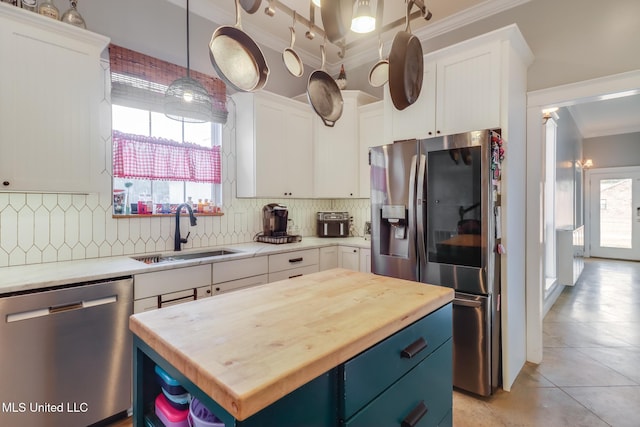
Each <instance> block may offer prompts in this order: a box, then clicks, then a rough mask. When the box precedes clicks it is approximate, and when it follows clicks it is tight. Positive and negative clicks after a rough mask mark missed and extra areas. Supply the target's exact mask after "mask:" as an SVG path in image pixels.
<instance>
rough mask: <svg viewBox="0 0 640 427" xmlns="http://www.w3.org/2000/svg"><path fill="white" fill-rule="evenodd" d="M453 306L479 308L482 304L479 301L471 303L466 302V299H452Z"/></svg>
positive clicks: (470, 301) (469, 301)
mask: <svg viewBox="0 0 640 427" xmlns="http://www.w3.org/2000/svg"><path fill="white" fill-rule="evenodd" d="M453 305H461V306H464V307H474V308H477V307H481V306H482V302H480V301H472V300H468V299H462V298H454V299H453Z"/></svg>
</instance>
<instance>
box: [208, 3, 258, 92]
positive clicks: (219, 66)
mask: <svg viewBox="0 0 640 427" xmlns="http://www.w3.org/2000/svg"><path fill="white" fill-rule="evenodd" d="M240 15H241V10H240V0H236V25H235V26H230V25H225V26H222V27H219V28H218V29H216V30H215V31H214V32H213V35H212V36H211V41H210V42H209V57H210V58H211V64H212V65H213V68H214V69H215V70H216V73H217V74H218V76H220V78H221V79H222V80H224V82H225V83H226V84H228V85H229V86H231V87H232V88H234V89H236V90H238V91H241V92H253V91H256V90H260V89H262V88H263V87H264V85H265V84H266V83H267V78H268V77H269V67H268V66H267V61H266V60H265V58H264V54H263V53H262V50H260V47H259V46H258V45H257V44H256V42H254V41H253V40H252V39H251V37H249V36H248V35H247V34H246V33H245V32H244V31H242V25H241V22H240Z"/></svg>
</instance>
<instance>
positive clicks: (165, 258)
mask: <svg viewBox="0 0 640 427" xmlns="http://www.w3.org/2000/svg"><path fill="white" fill-rule="evenodd" d="M237 253H238V252H237V251H231V250H229V249H217V250H215V251H207V252H191V253H184V254H171V255H148V256H140V257H133V259H135V260H136V261H140V262H144V263H145V264H157V263H161V262H172V261H184V260H189V259H198V258H211V257H217V256H222V255H230V254H237Z"/></svg>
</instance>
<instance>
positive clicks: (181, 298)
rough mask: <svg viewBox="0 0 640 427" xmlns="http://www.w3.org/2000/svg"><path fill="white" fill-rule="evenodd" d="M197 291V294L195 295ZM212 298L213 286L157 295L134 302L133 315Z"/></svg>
mask: <svg viewBox="0 0 640 427" xmlns="http://www.w3.org/2000/svg"><path fill="white" fill-rule="evenodd" d="M194 291H195V294H194ZM210 296H211V286H203V287H200V288H197V289H185V290H184V291H178V292H172V293H170V294H164V295H157V296H154V297H148V298H142V299H138V300H135V301H134V302H133V313H134V314H135V313H142V312H143V311H151V310H157V309H159V308H163V307H169V306H171V305H176V304H181V303H183V302H189V301H194V300H196V299H202V298H206V297H210Z"/></svg>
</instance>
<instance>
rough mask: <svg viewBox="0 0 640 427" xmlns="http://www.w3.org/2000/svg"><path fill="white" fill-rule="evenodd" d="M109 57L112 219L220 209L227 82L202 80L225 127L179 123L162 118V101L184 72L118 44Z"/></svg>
mask: <svg viewBox="0 0 640 427" xmlns="http://www.w3.org/2000/svg"><path fill="white" fill-rule="evenodd" d="M110 59H111V73H112V74H111V80H112V128H113V138H112V140H113V162H114V163H113V172H114V179H113V191H114V213H115V214H129V213H130V214H133V213H171V212H175V208H176V207H177V205H178V204H180V203H183V202H188V201H189V200H191V201H192V202H193V203H197V202H198V201H201V202H202V203H203V205H204V204H205V203H206V202H209V204H208V205H207V206H211V205H216V206H220V205H221V202H222V184H221V142H222V126H223V125H222V124H221V123H222V122H224V121H225V120H226V114H227V112H226V107H225V101H226V93H225V88H224V84H223V83H222V82H220V81H219V80H218V79H215V78H213V77H209V76H204V77H203V79H204V83H203V85H204V86H205V87H207V90H208V91H210V92H213V93H214V95H213V99H214V109H216V111H214V115H215V116H217V117H218V118H220V122H221V123H186V122H181V121H176V120H173V119H170V118H168V117H166V116H165V115H164V113H163V108H162V98H163V97H164V91H165V90H166V88H167V85H168V84H170V82H171V81H173V80H174V79H175V78H178V77H180V76H183V75H184V74H186V70H184V69H181V67H177V66H175V65H173V64H169V63H165V62H163V61H159V60H157V59H155V58H151V57H147V56H145V55H142V54H139V53H137V52H133V51H129V50H127V49H123V48H120V47H118V46H113V45H111V46H110ZM158 70H161V72H160V71H158ZM198 75H199V73H195V72H191V76H192V77H194V78H197V77H198ZM201 76H202V75H201ZM201 78H202V77H201ZM199 80H200V79H199ZM207 82H208V83H209V84H208V85H207V84H206V83H207ZM138 201H140V202H141V203H140V208H141V209H140V211H138V205H139V204H138ZM143 208H144V209H143ZM204 210H205V212H206V211H212V210H213V209H204Z"/></svg>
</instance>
